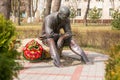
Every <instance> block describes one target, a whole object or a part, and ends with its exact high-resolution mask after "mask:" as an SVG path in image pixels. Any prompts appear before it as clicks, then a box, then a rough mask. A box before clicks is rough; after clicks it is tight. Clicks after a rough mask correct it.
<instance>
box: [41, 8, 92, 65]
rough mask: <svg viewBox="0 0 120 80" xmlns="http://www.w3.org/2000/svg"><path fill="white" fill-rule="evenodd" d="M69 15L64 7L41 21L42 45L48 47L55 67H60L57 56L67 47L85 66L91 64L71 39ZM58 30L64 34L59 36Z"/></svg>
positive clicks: (67, 9) (68, 11)
mask: <svg viewBox="0 0 120 80" xmlns="http://www.w3.org/2000/svg"><path fill="white" fill-rule="evenodd" d="M69 15H70V10H69V8H68V7H65V6H64V7H61V8H60V10H59V11H58V12H55V13H52V14H50V15H48V16H46V17H45V19H44V21H43V27H42V36H43V37H44V38H43V43H44V44H47V45H48V46H49V48H50V55H51V57H52V59H53V63H54V65H55V66H57V67H61V63H60V56H59V54H60V53H61V52H62V49H63V47H64V46H69V47H70V49H71V50H72V51H73V52H74V53H75V54H77V55H79V56H80V57H81V60H82V61H83V62H84V63H85V64H90V63H91V62H90V61H89V60H88V58H87V56H86V54H85V53H84V51H83V50H82V49H81V48H80V47H79V46H78V45H77V44H76V42H75V41H74V40H73V39H72V31H71V25H70V19H69ZM60 29H63V30H64V34H62V35H61V32H60Z"/></svg>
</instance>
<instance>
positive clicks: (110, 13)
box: [109, 8, 114, 16]
mask: <svg viewBox="0 0 120 80" xmlns="http://www.w3.org/2000/svg"><path fill="white" fill-rule="evenodd" d="M113 11H114V10H113V9H112V8H110V9H109V16H112V14H113Z"/></svg>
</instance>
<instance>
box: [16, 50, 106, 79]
mask: <svg viewBox="0 0 120 80" xmlns="http://www.w3.org/2000/svg"><path fill="white" fill-rule="evenodd" d="M85 53H86V54H87V56H88V58H89V59H90V60H93V62H94V63H93V64H90V65H86V64H82V63H81V61H80V59H79V57H78V56H77V55H76V54H74V53H73V52H71V51H70V50H64V51H63V54H62V56H64V57H63V58H61V62H62V64H63V65H64V66H63V67H61V68H58V67H55V66H54V65H53V64H52V60H48V61H47V60H45V61H44V60H43V61H40V62H37V63H30V62H29V61H21V63H22V64H23V66H24V69H22V70H21V71H20V72H19V74H18V79H14V80H104V76H105V61H106V60H107V59H108V56H107V55H104V54H101V53H96V52H91V51H85ZM71 57H72V58H71ZM67 58H68V59H67ZM69 58H70V59H72V60H69Z"/></svg>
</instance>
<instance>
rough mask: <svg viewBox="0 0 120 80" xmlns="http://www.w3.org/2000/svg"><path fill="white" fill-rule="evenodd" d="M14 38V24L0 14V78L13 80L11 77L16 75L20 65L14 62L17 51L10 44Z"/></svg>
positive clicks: (1, 79)
mask: <svg viewBox="0 0 120 80" xmlns="http://www.w3.org/2000/svg"><path fill="white" fill-rule="evenodd" d="M14 38H15V27H14V25H13V24H12V22H11V21H9V20H5V19H4V17H3V16H1V15H0V80H13V77H17V73H18V69H17V68H18V67H19V66H20V65H19V63H17V62H15V59H16V57H17V55H18V53H17V52H16V51H15V50H14V47H13V46H12V45H13V39H14Z"/></svg>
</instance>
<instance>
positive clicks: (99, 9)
mask: <svg viewBox="0 0 120 80" xmlns="http://www.w3.org/2000/svg"><path fill="white" fill-rule="evenodd" d="M98 11H99V13H100V16H102V8H98Z"/></svg>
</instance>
